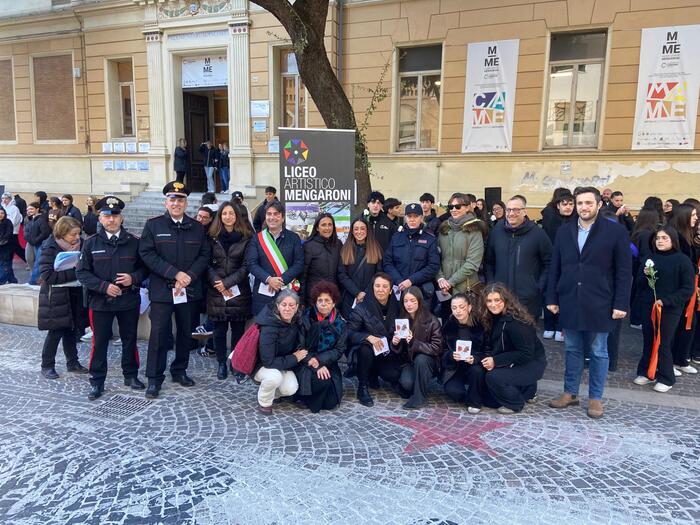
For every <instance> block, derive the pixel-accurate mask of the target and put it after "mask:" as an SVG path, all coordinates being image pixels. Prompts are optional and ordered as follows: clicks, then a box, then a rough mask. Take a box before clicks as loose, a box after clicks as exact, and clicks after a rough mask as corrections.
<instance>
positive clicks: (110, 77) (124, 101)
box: [106, 58, 136, 138]
mask: <svg viewBox="0 0 700 525" xmlns="http://www.w3.org/2000/svg"><path fill="white" fill-rule="evenodd" d="M106 93H107V97H108V99H109V133H110V137H112V138H121V137H135V136H136V123H135V121H134V118H135V115H136V110H135V103H134V69H133V67H132V63H131V58H119V59H114V60H108V61H107V89H106Z"/></svg>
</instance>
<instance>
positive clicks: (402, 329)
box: [394, 319, 408, 339]
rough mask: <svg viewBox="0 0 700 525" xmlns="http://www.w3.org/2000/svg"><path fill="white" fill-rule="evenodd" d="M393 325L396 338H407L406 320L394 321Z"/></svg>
mask: <svg viewBox="0 0 700 525" xmlns="http://www.w3.org/2000/svg"><path fill="white" fill-rule="evenodd" d="M394 323H395V326H396V335H397V337H398V338H399V339H406V338H407V337H408V319H396V321H394Z"/></svg>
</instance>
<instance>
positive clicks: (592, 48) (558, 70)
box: [544, 32, 607, 148]
mask: <svg viewBox="0 0 700 525" xmlns="http://www.w3.org/2000/svg"><path fill="white" fill-rule="evenodd" d="M606 45H607V35H606V33H605V32H596V33H558V34H553V35H552V40H551V45H550V53H549V62H550V63H549V97H548V102H547V123H546V129H545V142H544V146H545V147H546V148H595V147H596V146H597V145H598V128H599V122H600V101H601V91H602V80H603V66H604V62H605V48H606Z"/></svg>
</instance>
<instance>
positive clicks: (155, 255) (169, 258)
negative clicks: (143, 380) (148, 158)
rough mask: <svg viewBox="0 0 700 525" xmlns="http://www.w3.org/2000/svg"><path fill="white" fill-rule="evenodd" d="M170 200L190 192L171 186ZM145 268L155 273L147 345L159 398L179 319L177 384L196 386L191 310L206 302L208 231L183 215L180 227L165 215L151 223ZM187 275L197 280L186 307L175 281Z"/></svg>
mask: <svg viewBox="0 0 700 525" xmlns="http://www.w3.org/2000/svg"><path fill="white" fill-rule="evenodd" d="M163 194H164V195H166V196H167V197H180V198H186V197H187V196H188V195H189V194H190V191H189V190H188V189H187V188H186V187H185V185H184V184H182V183H181V182H169V183H168V184H166V185H165V187H164V188H163ZM139 252H140V254H141V258H142V259H143V262H144V264H145V265H146V267H147V268H148V269H149V271H150V272H151V274H150V282H149V287H148V291H149V296H150V299H151V313H150V319H151V335H150V338H149V341H148V359H147V362H146V376H147V377H148V389H147V390H146V397H148V398H155V397H157V396H158V393H159V391H160V387H161V385H162V383H163V380H164V379H165V367H166V364H167V352H168V346H167V342H168V335H169V334H168V333H167V332H168V331H169V330H170V327H171V323H170V319H171V316H172V314H173V313H174V314H175V324H176V326H177V337H176V339H175V359H174V360H173V362H172V363H171V365H170V374H171V375H172V378H173V381H175V382H177V383H180V384H181V385H182V386H192V385H194V381H192V379H190V378H189V377H188V376H187V365H188V364H189V357H190V341H191V339H190V336H191V331H192V330H191V319H192V314H191V310H192V308H191V306H192V304H193V303H194V302H196V301H199V300H200V299H201V298H202V292H201V287H200V286H198V285H197V279H199V278H200V276H201V275H202V274H203V273H204V272H205V271H206V269H207V267H208V265H209V255H210V246H209V243H208V242H207V239H206V232H205V229H204V228H203V227H202V225H201V224H200V223H198V222H197V221H196V220H194V219H192V218H191V217H188V216H187V215H183V217H182V219H180V220H179V221H175V220H173V219H172V218H171V217H170V214H169V213H168V212H167V211H166V212H165V214H163V215H161V216H158V217H154V218H152V219H149V220H148V221H147V222H146V225H145V226H144V229H143V233H142V235H141V242H140V245H139ZM178 272H184V273H186V274H187V275H189V277H190V278H191V279H192V282H191V284H190V285H189V286H188V287H187V288H186V289H185V292H186V297H187V302H181V303H177V304H176V303H175V302H174V301H175V297H174V293H173V290H174V289H175V276H176V275H177V273H178Z"/></svg>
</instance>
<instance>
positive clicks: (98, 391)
mask: <svg viewBox="0 0 700 525" xmlns="http://www.w3.org/2000/svg"><path fill="white" fill-rule="evenodd" d="M104 389H105V387H104V385H92V390H90V393H89V394H88V399H89V400H90V401H94V400H95V399H97V398H98V397H100V396H102V392H104Z"/></svg>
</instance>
